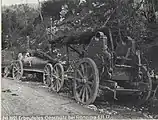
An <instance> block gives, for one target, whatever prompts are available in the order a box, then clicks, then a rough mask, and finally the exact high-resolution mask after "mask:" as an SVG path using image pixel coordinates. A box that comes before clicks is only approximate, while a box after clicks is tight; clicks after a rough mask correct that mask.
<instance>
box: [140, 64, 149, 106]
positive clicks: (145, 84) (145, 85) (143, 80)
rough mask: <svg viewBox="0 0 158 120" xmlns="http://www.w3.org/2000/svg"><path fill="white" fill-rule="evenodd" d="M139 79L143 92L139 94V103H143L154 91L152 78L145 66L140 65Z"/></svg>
mask: <svg viewBox="0 0 158 120" xmlns="http://www.w3.org/2000/svg"><path fill="white" fill-rule="evenodd" d="M139 80H140V82H139V86H138V87H139V88H138V89H141V93H140V94H139V96H138V105H142V104H144V103H145V102H146V101H147V100H148V99H149V97H150V95H151V92H152V80H151V77H150V73H149V71H148V70H147V68H146V67H145V66H141V67H140V74H139Z"/></svg>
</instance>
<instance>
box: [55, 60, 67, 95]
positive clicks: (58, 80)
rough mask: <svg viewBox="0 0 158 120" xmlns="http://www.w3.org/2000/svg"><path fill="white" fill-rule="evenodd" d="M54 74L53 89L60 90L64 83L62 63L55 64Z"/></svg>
mask: <svg viewBox="0 0 158 120" xmlns="http://www.w3.org/2000/svg"><path fill="white" fill-rule="evenodd" d="M52 75H53V81H52V90H53V91H55V92H59V91H60V90H61V88H62V87H63V85H64V68H63V66H62V65H61V64H60V63H57V64H55V65H54V68H53V73H52Z"/></svg>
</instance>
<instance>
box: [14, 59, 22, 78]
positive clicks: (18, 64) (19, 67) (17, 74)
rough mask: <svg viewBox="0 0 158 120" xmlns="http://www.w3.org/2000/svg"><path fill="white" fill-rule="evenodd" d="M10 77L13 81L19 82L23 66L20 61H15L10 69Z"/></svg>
mask: <svg viewBox="0 0 158 120" xmlns="http://www.w3.org/2000/svg"><path fill="white" fill-rule="evenodd" d="M12 76H13V79H14V80H20V79H21V78H22V76H23V64H22V62H21V61H20V60H18V61H15V62H14V63H13V67H12Z"/></svg>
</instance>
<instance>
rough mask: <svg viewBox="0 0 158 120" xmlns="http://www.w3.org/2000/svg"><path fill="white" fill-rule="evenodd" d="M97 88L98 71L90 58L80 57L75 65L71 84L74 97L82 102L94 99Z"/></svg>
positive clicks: (90, 101)
mask: <svg viewBox="0 0 158 120" xmlns="http://www.w3.org/2000/svg"><path fill="white" fill-rule="evenodd" d="M98 89H99V72H98V68H97V66H96V64H95V62H94V61H93V60H92V59H90V58H84V59H82V60H81V61H80V62H79V64H78V65H77V67H76V70H75V78H74V84H73V93H74V96H75V99H76V100H77V101H78V102H80V103H82V104H87V105H88V104H91V103H93V102H94V101H95V99H96V97H97V94H98Z"/></svg>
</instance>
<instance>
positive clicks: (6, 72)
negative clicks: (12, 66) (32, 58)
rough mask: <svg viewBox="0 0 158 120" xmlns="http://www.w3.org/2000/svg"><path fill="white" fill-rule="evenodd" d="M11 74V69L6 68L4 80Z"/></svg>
mask: <svg viewBox="0 0 158 120" xmlns="http://www.w3.org/2000/svg"><path fill="white" fill-rule="evenodd" d="M9 73H10V70H9V67H5V68H4V73H3V77H4V78H6V77H8V75H9Z"/></svg>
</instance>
